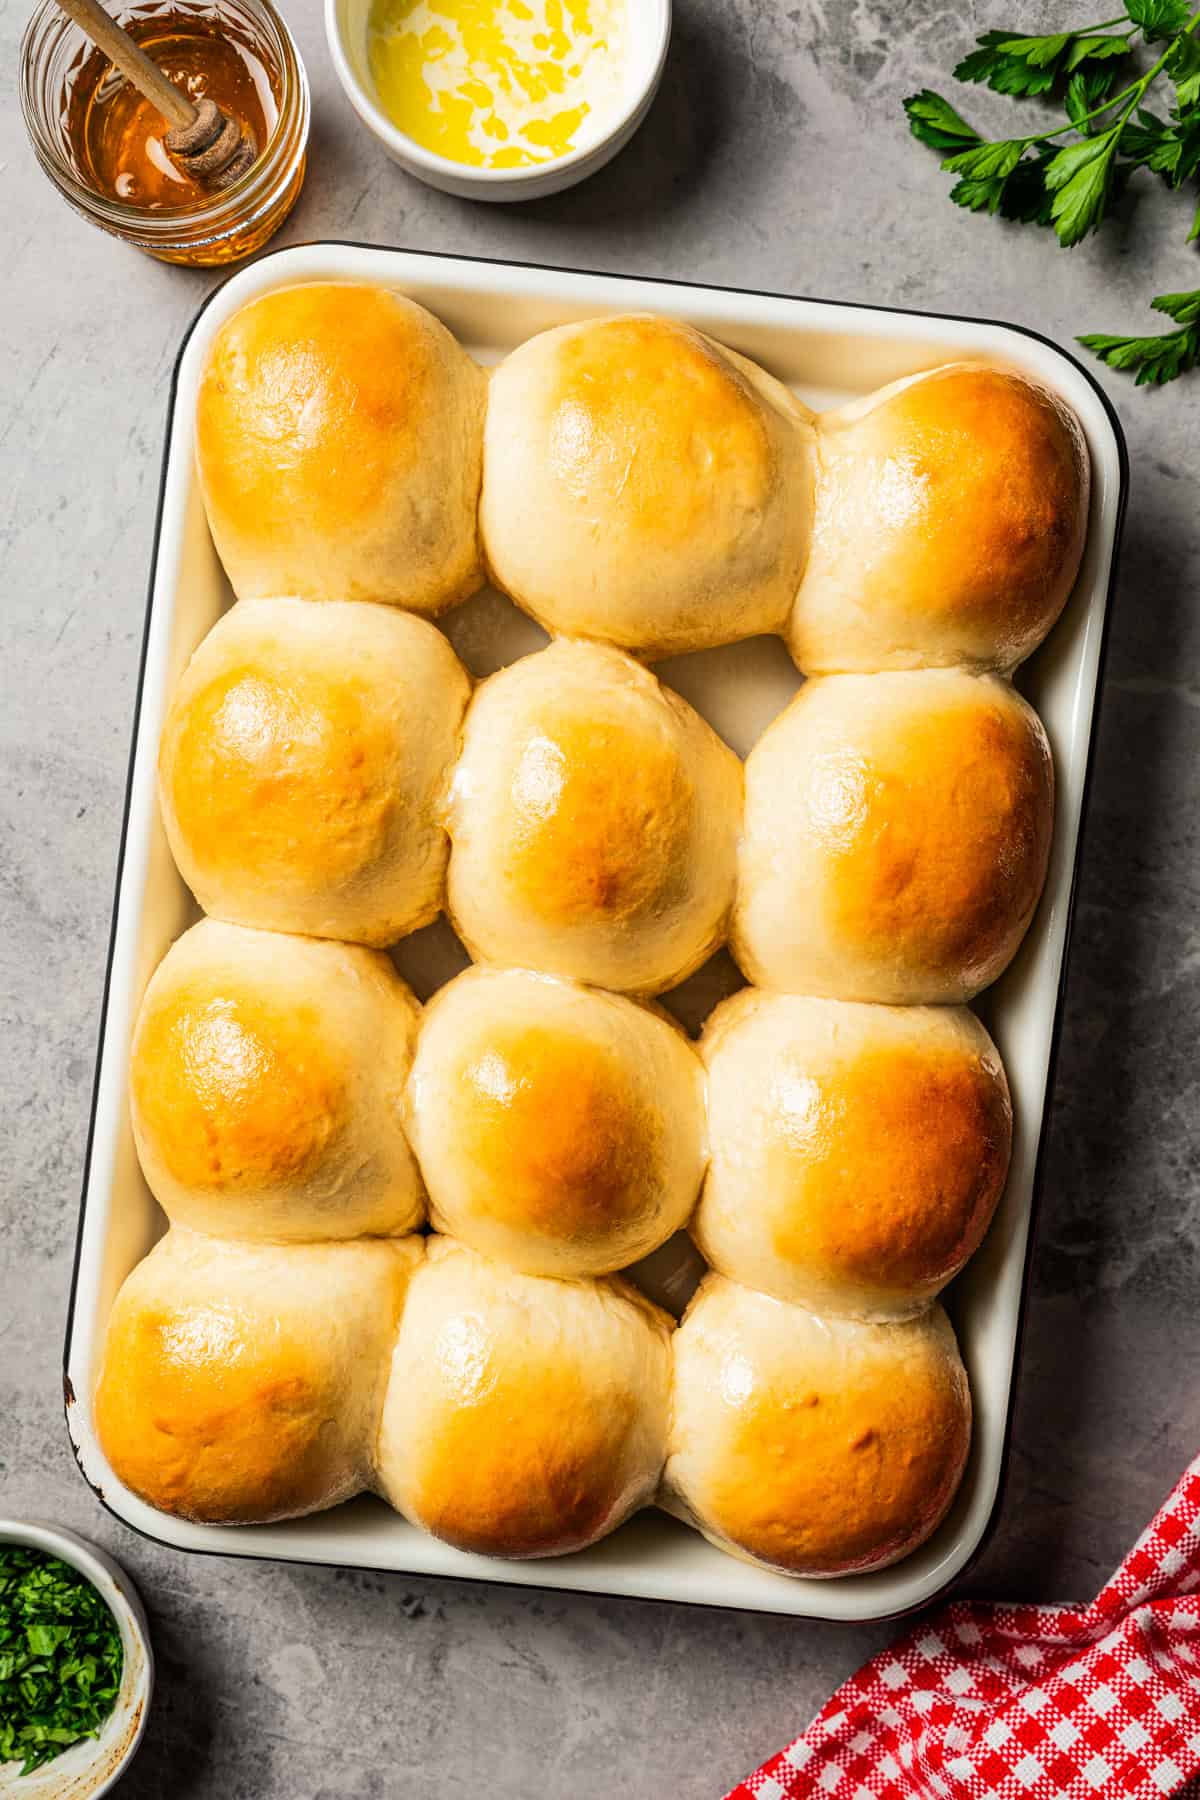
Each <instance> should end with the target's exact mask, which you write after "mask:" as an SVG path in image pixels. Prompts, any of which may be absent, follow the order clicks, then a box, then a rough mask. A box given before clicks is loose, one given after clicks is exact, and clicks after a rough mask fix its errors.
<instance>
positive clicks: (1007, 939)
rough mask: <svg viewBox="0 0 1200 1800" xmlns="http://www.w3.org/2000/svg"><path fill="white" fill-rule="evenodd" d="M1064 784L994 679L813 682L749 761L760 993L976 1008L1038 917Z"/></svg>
mask: <svg viewBox="0 0 1200 1800" xmlns="http://www.w3.org/2000/svg"><path fill="white" fill-rule="evenodd" d="M1053 817H1054V778H1053V767H1052V764H1051V759H1050V747H1049V743H1048V741H1047V738H1046V733H1045V731H1044V730H1043V728H1042V725H1041V722H1040V721H1039V719H1038V717H1037V715H1036V714H1035V713H1034V712H1033V710H1032V708H1031V707H1029V706H1028V705H1027V704H1026V703H1025V701H1024V700H1022V699H1021V698H1020V696H1019V695H1018V694H1016V693H1015V692H1014V691H1013V689H1012V688H1011V686H1010V685H1009V684H1008V683H1007V682H1006V681H1002V680H1000V679H998V678H997V677H995V676H977V675H971V674H968V673H965V672H963V671H961V670H951V669H930V670H922V671H919V672H913V673H906V674H885V675H871V676H862V675H840V676H826V677H824V678H822V679H819V680H814V681H808V682H806V683H805V685H804V687H803V688H802V689H801V690H800V692H799V694H797V696H796V698H795V699H794V700H793V701H792V703H791V705H790V706H789V707H788V708H787V709H786V711H785V712H784V713H783V714H782V715H781V716H780V717H779V718H778V719H776V721H775V722H774V724H772V725H771V726H770V727H769V728H768V730H767V731H766V732H765V734H764V735H763V737H762V738H760V740H759V742H758V743H757V744H756V745H755V747H754V749H753V750H752V752H751V754H750V756H749V758H748V760H747V763H746V813H745V831H744V836H743V841H742V846H741V852H740V864H739V884H738V900H737V906H736V909H735V913H734V921H733V946H734V954H735V955H736V957H737V959H738V962H739V963H740V965H741V967H742V969H743V971H744V973H745V974H746V975H747V976H748V977H749V978H750V980H751V981H753V982H755V983H756V984H757V985H759V986H760V987H767V988H780V989H783V990H785V991H787V992H791V993H806V994H815V995H828V996H832V997H837V998H844V999H853V1000H879V1001H888V1002H893V1003H897V1004H917V1003H921V1002H927V1001H935V1002H942V1001H955V1000H968V999H970V998H971V997H972V995H974V994H977V993H978V992H979V991H980V989H981V988H984V987H986V986H987V985H988V984H989V982H992V981H994V980H995V979H996V977H997V976H998V975H999V974H1000V973H1001V971H1002V970H1003V969H1004V968H1005V967H1006V966H1007V965H1008V963H1009V962H1010V961H1011V959H1012V957H1013V955H1014V954H1015V953H1016V950H1017V947H1018V945H1019V944H1020V942H1021V939H1022V937H1023V936H1024V934H1025V931H1026V929H1027V927H1028V925H1029V922H1030V920H1031V919H1032V917H1033V913H1034V909H1035V907H1036V906H1037V902H1038V898H1039V896H1040V894H1041V891H1042V884H1043V882H1044V880H1045V876H1046V865H1047V861H1048V858H1049V853H1050V838H1051V830H1052V825H1053Z"/></svg>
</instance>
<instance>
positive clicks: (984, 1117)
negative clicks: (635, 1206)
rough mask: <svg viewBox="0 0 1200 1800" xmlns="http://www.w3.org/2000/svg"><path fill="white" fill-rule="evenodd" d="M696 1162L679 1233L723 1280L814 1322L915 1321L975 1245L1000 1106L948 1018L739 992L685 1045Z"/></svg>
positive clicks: (995, 1079) (937, 1011)
mask: <svg viewBox="0 0 1200 1800" xmlns="http://www.w3.org/2000/svg"><path fill="white" fill-rule="evenodd" d="M702 1050H703V1054H704V1060H705V1063H706V1064H707V1067H708V1117H709V1131H710V1134H711V1153H712V1162H711V1164H710V1166H709V1172H708V1176H707V1179H706V1181H705V1184H704V1192H703V1195H702V1197H701V1201H700V1205H699V1207H698V1208H697V1211H696V1214H695V1217H694V1219H693V1220H692V1226H691V1230H692V1236H693V1237H694V1238H695V1240H696V1243H697V1245H698V1246H699V1248H700V1250H701V1252H702V1253H703V1255H704V1256H705V1257H706V1258H707V1260H708V1261H709V1262H710V1263H711V1264H712V1265H713V1267H714V1268H716V1269H719V1270H720V1271H721V1273H722V1274H723V1275H728V1276H730V1277H732V1279H733V1280H735V1281H741V1282H744V1283H745V1284H746V1285H747V1286H748V1287H755V1288H761V1289H763V1291H764V1292H765V1293H768V1294H774V1295H775V1296H776V1298H777V1299H780V1300H791V1301H796V1302H798V1303H799V1304H800V1305H802V1306H809V1307H811V1308H813V1310H814V1311H816V1312H831V1313H854V1314H859V1315H862V1316H866V1317H880V1316H886V1315H888V1314H892V1315H897V1314H900V1315H902V1314H904V1313H911V1312H915V1311H916V1310H917V1309H918V1308H919V1307H920V1306H921V1305H922V1304H923V1302H925V1301H927V1300H929V1299H931V1298H932V1297H933V1295H934V1294H936V1293H937V1292H938V1291H939V1290H940V1289H941V1288H943V1287H944V1286H945V1284H946V1283H947V1282H948V1281H949V1280H950V1279H951V1277H952V1276H954V1275H956V1274H957V1273H958V1271H959V1269H961V1268H962V1266H963V1264H964V1263H965V1262H966V1260H967V1258H968V1257H969V1256H971V1255H972V1254H973V1252H974V1251H975V1250H976V1249H977V1248H978V1247H979V1244H980V1241H981V1240H982V1238H983V1234H984V1232H985V1231H986V1230H987V1227H988V1224H989V1222H990V1220H991V1217H992V1213H993V1212H994V1211H995V1207H996V1202H997V1201H998V1200H999V1198H1000V1194H1001V1192H1002V1190H1003V1187H1004V1181H1005V1176H1006V1175H1007V1172H1008V1159H1009V1152H1010V1149H1011V1145H1012V1106H1011V1104H1010V1101H1009V1097H1008V1083H1007V1081H1006V1080H1005V1077H1004V1069H1003V1067H1002V1065H1001V1062H1000V1058H999V1056H998V1055H997V1053H996V1048H995V1045H994V1044H993V1043H992V1040H991V1039H990V1038H989V1036H988V1034H987V1032H986V1031H985V1030H984V1028H983V1026H982V1025H981V1024H980V1023H979V1021H978V1019H976V1017H975V1016H974V1014H973V1013H970V1012H968V1011H967V1009H966V1008H965V1007H957V1006H912V1007H903V1006H862V1005H859V1004H856V1003H855V1002H853V1001H848V1000H811V999H802V998H800V997H799V996H796V995H792V994H766V993H763V992H762V991H761V990H760V989H758V988H745V989H743V990H742V992H741V993H740V994H735V995H734V996H733V997H732V999H729V1000H726V1001H725V1002H724V1003H723V1004H722V1005H720V1006H718V1008H717V1009H716V1011H715V1012H714V1013H713V1014H712V1016H711V1017H710V1019H709V1022H708V1024H707V1026H706V1027H705V1031H704V1039H703V1044H702Z"/></svg>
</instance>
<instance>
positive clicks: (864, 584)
mask: <svg viewBox="0 0 1200 1800" xmlns="http://www.w3.org/2000/svg"><path fill="white" fill-rule="evenodd" d="M818 444H819V461H818V468H819V476H818V483H817V506H816V518H815V522H814V526H813V538H812V552H811V555H810V556H809V560H808V567H807V569H806V570H805V574H804V580H803V583H802V585H801V587H800V593H799V596H798V598H797V601H796V605H795V607H794V609H793V612H792V622H791V628H790V634H789V642H790V646H791V651H792V655H793V656H794V657H795V659H796V661H797V663H798V664H799V665H800V667H801V668H802V669H804V670H806V671H810V672H812V673H814V674H827V673H831V672H836V671H844V670H871V669H915V668H932V667H938V666H944V665H946V664H949V663H966V664H973V665H975V666H983V667H989V668H1001V669H1010V668H1012V667H1013V666H1014V664H1016V663H1019V662H1021V661H1023V660H1024V658H1025V657H1027V656H1028V655H1029V654H1030V652H1031V651H1032V650H1035V649H1036V648H1037V646H1038V645H1039V644H1040V643H1041V641H1042V639H1043V638H1044V637H1045V635H1046V633H1047V632H1048V631H1049V629H1050V627H1051V626H1052V625H1053V624H1054V621H1055V620H1056V619H1057V617H1058V615H1059V613H1060V612H1061V611H1062V609H1063V606H1064V604H1065V602H1066V599H1067V595H1068V594H1069V593H1070V591H1071V588H1072V585H1073V583H1074V581H1075V576H1076V573H1077V571H1078V569H1079V559H1080V557H1081V555H1082V554H1083V542H1084V536H1085V533H1086V531H1087V515H1088V459H1087V447H1086V445H1085V443H1084V439H1083V433H1082V431H1081V430H1080V428H1079V424H1078V421H1077V420H1076V418H1075V416H1074V414H1073V413H1072V412H1071V411H1070V410H1069V409H1068V408H1067V407H1066V406H1065V405H1064V404H1063V402H1062V401H1061V400H1059V399H1057V398H1056V397H1055V396H1054V395H1053V394H1051V393H1050V392H1048V390H1047V389H1046V388H1043V387H1039V386H1038V385H1037V384H1036V383H1035V382H1032V381H1030V380H1029V379H1028V378H1027V377H1026V376H1024V375H1020V374H1018V373H1017V372H1016V370H1015V369H1001V368H988V367H986V366H985V365H983V364H979V363H950V364H948V365H947V366H946V367H945V368H942V369H935V370H933V371H932V372H930V373H928V374H924V375H917V376H915V377H909V378H906V379H905V380H903V381H896V382H893V383H892V384H891V385H890V386H889V387H885V388H880V390H879V391H878V393H875V394H870V395H868V396H867V398H866V399H864V400H856V401H854V402H853V403H852V404H851V405H849V406H846V407H843V408H842V409H841V411H839V412H833V413H825V414H824V415H823V416H822V417H821V419H820V420H819V421H818Z"/></svg>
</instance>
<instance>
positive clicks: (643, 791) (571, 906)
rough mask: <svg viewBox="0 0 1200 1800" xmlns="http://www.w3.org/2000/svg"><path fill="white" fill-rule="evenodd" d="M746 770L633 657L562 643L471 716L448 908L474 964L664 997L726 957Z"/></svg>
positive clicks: (485, 688) (493, 685)
mask: <svg viewBox="0 0 1200 1800" xmlns="http://www.w3.org/2000/svg"><path fill="white" fill-rule="evenodd" d="M741 798H742V769H741V764H740V763H739V761H738V759H737V757H736V756H735V755H734V754H733V751H732V750H730V749H729V748H728V747H727V746H726V745H725V744H723V743H722V742H721V740H720V739H719V738H718V737H717V735H716V733H715V732H714V731H713V730H712V729H711V727H710V726H708V725H707V724H706V723H705V722H704V720H703V719H702V718H701V717H700V715H699V714H698V713H696V712H694V711H693V710H692V708H691V707H690V706H688V705H687V703H686V702H685V701H683V700H681V699H680V698H679V696H678V695H677V694H673V693H672V692H671V691H670V690H669V689H667V688H664V687H662V686H661V685H660V683H659V682H658V681H656V680H655V678H654V676H653V675H651V674H650V673H649V672H648V671H647V670H646V669H644V668H642V667H641V665H640V664H639V663H636V662H634V661H633V660H632V659H631V658H630V657H628V656H625V655H623V654H622V653H621V652H620V651H616V650H612V649H608V648H606V647H605V646H603V645H599V644H587V643H580V642H573V641H562V642H559V643H556V644H552V645H551V646H550V648H549V649H547V650H543V651H541V652H539V653H538V654H537V655H534V656H526V657H523V658H522V659H521V661H519V662H516V663H514V664H512V665H511V667H509V668H507V669H504V670H502V671H501V672H500V674H498V675H493V676H492V677H491V679H490V680H488V681H486V682H484V684H483V685H482V687H481V688H480V689H479V690H478V692H477V694H476V696H475V699H474V701H473V702H472V705H471V707H470V710H469V712H468V714H467V721H466V726H465V729H464V744H463V754H462V758H461V761H460V762H459V764H458V768H457V771H456V773H455V777H454V784H453V792H452V798H451V806H450V818H449V825H450V836H451V839H452V844H453V848H452V852H451V858H450V871H449V910H450V914H451V917H452V919H453V921H454V924H455V926H456V928H457V930H458V932H459V935H460V937H461V938H462V939H463V942H464V943H465V944H466V945H467V947H468V949H469V950H470V952H471V954H472V956H474V957H475V958H477V959H478V960H481V961H485V962H496V963H505V964H510V965H516V966H524V967H528V968H537V969H544V970H547V971H549V972H550V973H552V974H557V975H566V976H571V977H573V978H574V979H576V980H579V981H588V982H595V983H597V984H598V985H599V986H602V987H609V988H614V989H617V990H618V991H622V992H637V993H657V992H661V991H662V990H663V989H665V988H668V987H671V986H673V985H674V984H675V983H676V982H677V981H681V980H682V979H683V978H684V976H685V975H688V974H690V973H691V971H692V970H693V969H695V968H697V967H699V965H700V963H701V962H703V961H704V959H705V958H706V957H707V956H708V955H710V954H711V952H712V951H713V950H715V949H716V948H717V946H718V944H719V943H720V942H721V940H722V938H723V936H724V934H725V929H726V924H727V920H728V916H729V909H730V906H731V904H732V901H733V892H734V884H735V879H736V845H737V834H738V829H739V825H740V819H741Z"/></svg>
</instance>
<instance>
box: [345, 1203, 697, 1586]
mask: <svg viewBox="0 0 1200 1800" xmlns="http://www.w3.org/2000/svg"><path fill="white" fill-rule="evenodd" d="M670 1360H671V1359H670V1320H669V1319H668V1317H667V1315H666V1314H665V1313H660V1312H659V1311H658V1309H657V1308H656V1307H654V1306H652V1305H651V1304H650V1302H649V1301H648V1300H645V1299H643V1297H642V1296H641V1295H640V1294H639V1293H638V1292H637V1291H636V1290H635V1289H634V1288H632V1287H630V1286H629V1285H628V1284H627V1283H626V1282H623V1281H620V1280H617V1279H612V1278H609V1279H605V1280H601V1281H557V1280H549V1279H544V1278H541V1277H538V1276H534V1275H524V1274H519V1273H518V1272H517V1271H516V1270H514V1269H509V1268H506V1267H505V1266H504V1265H503V1264H501V1263H496V1262H492V1261H490V1260H489V1259H487V1258H486V1257H483V1256H479V1255H477V1254H476V1252H475V1251H474V1250H470V1249H468V1248H466V1246H464V1245H461V1244H457V1243H455V1242H453V1240H451V1239H449V1238H432V1239H430V1241H429V1250H428V1254H427V1257H426V1259H425V1262H424V1264H423V1266H422V1267H421V1269H420V1270H419V1271H418V1272H417V1274H416V1275H415V1276H414V1278H413V1281H412V1284H411V1286H410V1289H409V1293H408V1299H407V1303H406V1305H405V1308H404V1317H403V1320H402V1323H401V1327H400V1333H399V1336H398V1338H397V1341H396V1349H395V1354H394V1356H393V1358H392V1366H391V1375H390V1380H389V1383H388V1389H387V1397H386V1399H385V1402H384V1409H383V1424H382V1428H381V1431H380V1435H379V1450H378V1471H377V1481H378V1484H379V1486H380V1488H381V1490H382V1492H383V1493H384V1495H385V1496H386V1498H387V1499H388V1500H390V1501H391V1503H392V1505H393V1506H395V1507H397V1508H398V1509H399V1510H400V1511H401V1512H402V1513H403V1514H404V1515H405V1517H406V1518H408V1519H411V1520H412V1521H413V1522H414V1523H415V1524H417V1525H420V1526H422V1527H423V1528H424V1529H425V1530H426V1531H430V1532H432V1533H433V1534H434V1535H435V1536H436V1537H440V1538H443V1539H445V1541H446V1542H448V1543H450V1544H453V1545H455V1546H456V1547H457V1548H458V1549H460V1550H470V1551H475V1552H477V1553H479V1554H482V1555H486V1556H505V1557H533V1556H554V1555H560V1554H562V1553H563V1552H564V1551H569V1550H579V1549H582V1548H583V1547H584V1546H585V1545H587V1544H590V1543H593V1542H594V1541H595V1540H596V1539H597V1538H600V1537H602V1536H603V1535H604V1534H605V1533H606V1532H609V1531H612V1530H613V1529H614V1528H615V1527H616V1526H617V1525H619V1524H620V1523H621V1522H622V1520H623V1519H625V1518H627V1517H628V1515H629V1514H630V1513H631V1512H633V1511H634V1510H635V1508H637V1507H639V1506H642V1505H645V1504H646V1503H647V1502H648V1501H650V1500H651V1499H652V1498H653V1495H654V1492H655V1488H656V1485H657V1483H658V1479H659V1476H660V1473H661V1470H662V1461H663V1455H664V1451H665V1443H666V1430H667V1412H668V1403H669V1389H670Z"/></svg>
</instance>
